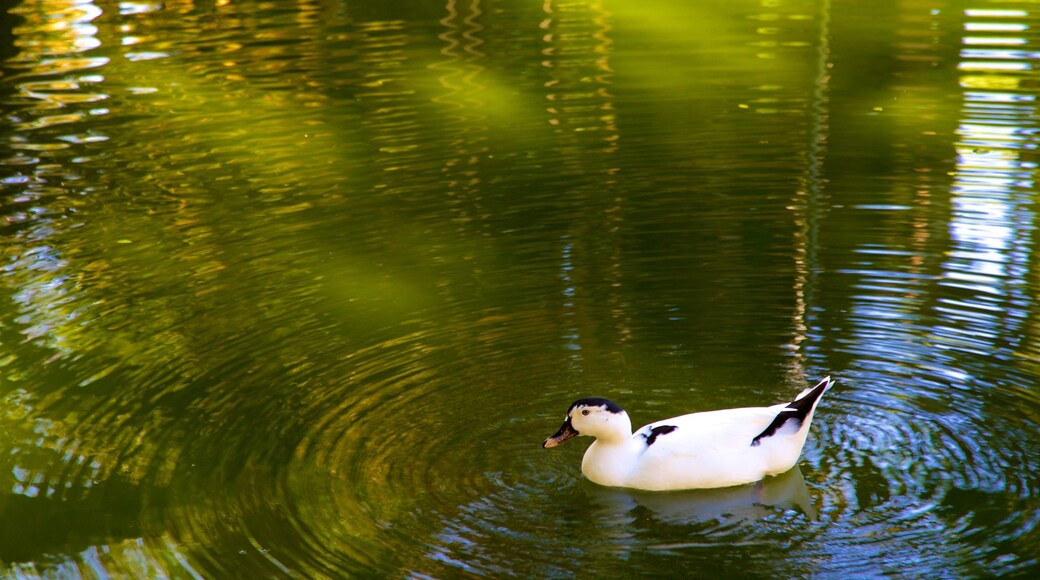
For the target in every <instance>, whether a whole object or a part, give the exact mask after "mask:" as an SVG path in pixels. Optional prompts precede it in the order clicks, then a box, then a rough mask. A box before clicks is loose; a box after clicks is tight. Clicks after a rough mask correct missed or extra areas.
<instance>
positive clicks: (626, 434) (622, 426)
mask: <svg viewBox="0 0 1040 580" xmlns="http://www.w3.org/2000/svg"><path fill="white" fill-rule="evenodd" d="M608 426H609V428H608V429H602V430H600V431H599V432H598V433H596V434H595V435H596V441H597V442H599V443H600V445H607V446H611V445H623V444H625V443H628V441H629V439H631V438H632V420H631V419H629V418H628V413H626V412H624V411H621V412H620V413H616V414H614V415H611V416H610V417H609V423H608Z"/></svg>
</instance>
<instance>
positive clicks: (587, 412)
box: [581, 409, 589, 415]
mask: <svg viewBox="0 0 1040 580" xmlns="http://www.w3.org/2000/svg"><path fill="white" fill-rule="evenodd" d="M581 414H582V415H588V414H589V410H588V409H582V411H581Z"/></svg>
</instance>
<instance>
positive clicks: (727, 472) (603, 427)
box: [542, 377, 834, 490]
mask: <svg viewBox="0 0 1040 580" xmlns="http://www.w3.org/2000/svg"><path fill="white" fill-rule="evenodd" d="M833 384H834V381H832V380H831V378H830V377H826V378H824V379H823V380H822V381H820V383H819V384H818V385H816V386H815V387H813V388H811V389H806V390H805V391H803V392H802V393H801V394H799V395H798V396H797V397H795V399H794V400H793V401H791V402H790V403H780V404H779V405H773V406H771V407H744V408H740V409H723V410H720V411H708V412H704V413H691V414H689V415H682V416H681V417H675V418H674V419H665V420H663V421H657V422H654V423H651V424H649V425H647V426H645V427H642V428H641V429H639V430H638V431H636V432H635V433H634V434H633V433H632V421H631V420H630V419H629V418H628V413H626V412H625V411H624V409H622V408H621V407H619V406H617V405H616V404H615V403H613V402H611V401H608V400H607V399H600V398H589V399H578V400H577V401H575V402H574V404H572V405H571V407H570V409H568V410H567V417H566V418H565V419H564V421H563V425H562V426H561V427H560V429H559V431H557V432H556V433H555V434H553V436H552V437H549V438H548V439H546V440H545V443H544V444H543V445H542V447H545V448H549V447H556V446H557V445H559V444H560V443H563V442H564V441H566V440H567V439H570V438H571V437H574V436H576V435H590V436H592V437H595V438H596V440H595V441H594V442H593V443H592V445H590V446H589V448H588V450H587V451H586V452H585V458H584V459H582V461H581V471H582V473H584V474H585V477H587V478H589V479H590V480H592V481H593V482H595V483H598V484H600V485H607V486H612V487H629V488H635V489H647V490H674V489H698V488H714V487H729V486H732V485H741V484H744V483H751V482H754V481H758V480H760V479H762V478H764V477H766V476H768V475H777V474H780V473H784V472H785V471H787V470H789V469H791V468H792V467H794V464H795V463H797V462H798V457H799V456H800V455H801V453H802V446H803V445H805V438H806V436H807V435H808V434H809V425H810V423H811V422H812V418H813V413H814V412H815V411H816V405H817V404H818V403H819V402H820V398H821V396H822V395H823V393H825V392H827V390H828V389H830V388H831V386H832V385H833Z"/></svg>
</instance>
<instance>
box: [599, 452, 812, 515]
mask: <svg viewBox="0 0 1040 580" xmlns="http://www.w3.org/2000/svg"><path fill="white" fill-rule="evenodd" d="M588 494H589V499H590V500H592V502H593V504H594V505H597V506H599V507H602V508H603V509H604V510H606V511H607V512H610V513H613V514H617V515H621V514H627V513H629V512H631V511H632V510H634V509H636V508H637V507H639V506H643V507H644V508H646V509H648V510H650V512H651V513H653V515H654V517H655V519H657V520H659V521H661V522H664V523H669V524H693V523H702V522H711V521H716V520H727V521H733V520H738V521H741V520H743V521H749V522H750V521H758V520H760V519H762V518H765V517H768V516H770V515H774V514H775V513H776V509H775V508H781V509H791V510H797V511H799V512H801V513H803V514H805V516H806V517H807V518H809V519H810V520H816V516H817V514H816V509H815V508H814V507H813V505H812V501H811V499H810V498H809V488H808V487H807V486H806V485H805V479H803V478H802V471H801V470H800V469H799V468H798V466H795V468H794V469H790V470H788V471H787V472H786V473H782V474H780V475H778V476H776V477H770V478H768V479H764V480H762V481H758V482H755V483H753V484H749V485H740V486H735V487H726V488H720V489H688V490H684V491H672V492H668V493H656V492H649V491H642V490H637V489H618V488H604V487H592V486H590V489H589V490H588Z"/></svg>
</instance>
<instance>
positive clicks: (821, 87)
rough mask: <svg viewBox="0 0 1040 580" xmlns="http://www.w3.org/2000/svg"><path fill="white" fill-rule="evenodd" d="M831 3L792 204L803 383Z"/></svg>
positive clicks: (825, 9)
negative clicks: (800, 173) (802, 164)
mask: <svg viewBox="0 0 1040 580" xmlns="http://www.w3.org/2000/svg"><path fill="white" fill-rule="evenodd" d="M830 67H831V64H830V0H823V2H821V3H820V13H819V32H818V39H817V46H816V78H815V82H814V85H813V92H812V100H811V101H810V107H809V116H810V118H809V145H808V147H807V148H806V157H807V159H806V169H805V173H804V175H803V177H802V187H801V188H799V190H798V191H797V192H796V193H795V197H794V200H793V201H792V203H791V206H790V207H791V210H792V211H793V212H794V223H795V228H796V229H795V258H794V260H795V280H794V294H795V308H794V316H793V320H792V328H793V329H794V336H793V337H792V339H791V344H790V346H789V348H790V349H791V355H792V359H791V369H790V373H791V375H792V376H791V377H790V379H791V380H792V381H802V380H804V378H805V374H806V369H805V367H806V364H807V363H806V353H805V342H806V338H807V336H808V333H809V330H810V325H811V321H810V320H809V317H810V308H811V306H812V303H813V299H812V294H813V291H814V290H815V286H816V283H815V273H816V271H817V270H818V265H817V262H818V258H817V247H818V245H819V229H820V224H819V222H820V217H821V213H822V212H823V206H824V203H823V202H824V200H823V197H824V193H823V188H824V183H823V181H824V178H823V161H824V157H825V155H826V152H827V133H828V130H829V128H830V126H829V116H828V111H829V105H830V102H829V95H828V92H827V89H828V83H829V81H830Z"/></svg>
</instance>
